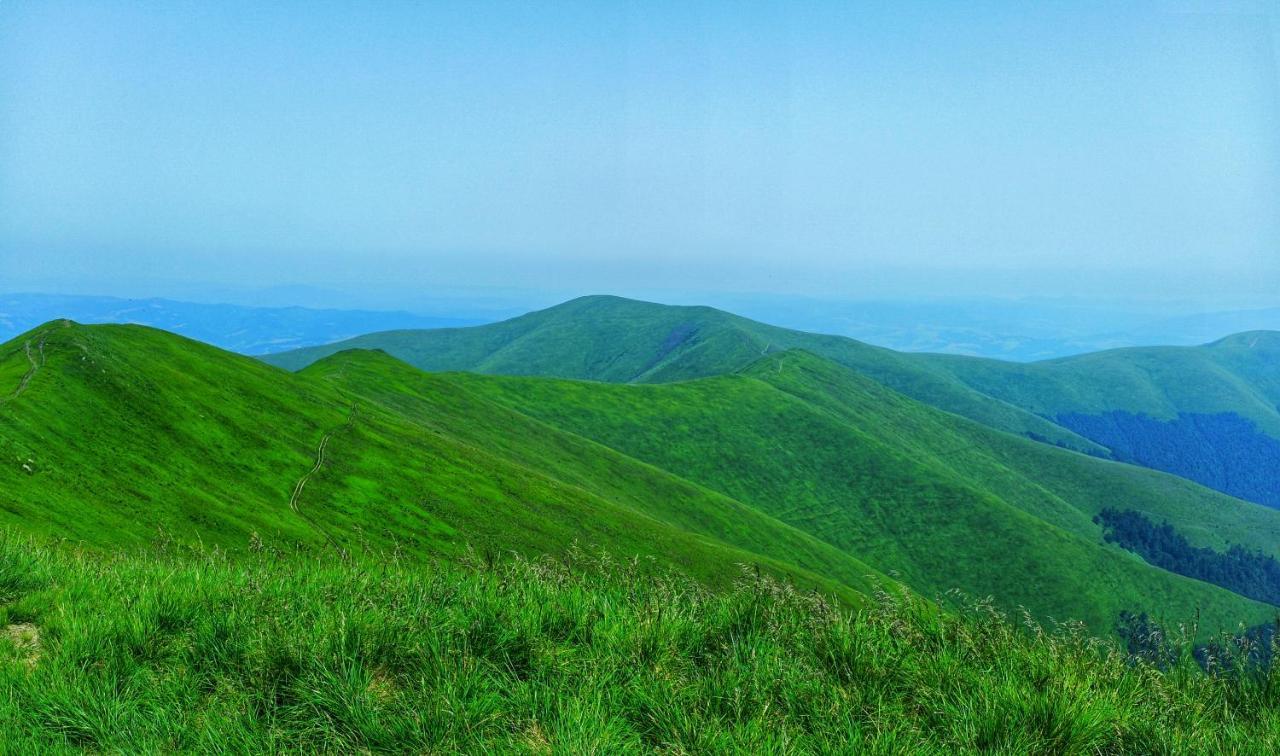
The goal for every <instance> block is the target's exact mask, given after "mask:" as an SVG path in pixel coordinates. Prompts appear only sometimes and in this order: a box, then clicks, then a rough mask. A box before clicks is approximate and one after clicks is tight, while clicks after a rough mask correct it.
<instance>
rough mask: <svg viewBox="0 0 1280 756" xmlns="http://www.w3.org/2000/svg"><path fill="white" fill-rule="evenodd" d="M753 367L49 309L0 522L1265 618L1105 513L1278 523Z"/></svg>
mask: <svg viewBox="0 0 1280 756" xmlns="http://www.w3.org/2000/svg"><path fill="white" fill-rule="evenodd" d="M28 345H34V347H33V348H34V349H35V352H33V354H34V355H36V363H35V364H36V368H35V371H34V372H32V369H31V366H32V364H33V363H32V362H31V360H29V359H28V357H27V354H28ZM41 345H43V349H41V348H40V347H41ZM758 359H759V362H757V363H755V364H753V365H752V366H751V367H750V368H749V369H748V370H747V371H746V372H745V373H743V374H739V375H730V376H719V377H712V378H705V379H699V380H696V381H688V382H681V383H674V384H660V385H644V386H626V385H613V384H606V383H597V382H583V381H559V380H551V379H514V378H497V377H485V376H478V375H471V374H461V373H457V374H445V375H440V374H426V373H423V372H421V371H418V370H416V369H414V368H412V367H410V366H408V365H406V364H405V363H402V362H400V361H398V360H395V359H394V358H391V357H389V356H388V355H386V354H382V353H379V352H358V351H349V352H343V353H340V354H337V355H334V356H332V357H329V358H327V359H325V360H322V361H321V362H319V363H317V364H315V365H313V366H312V367H310V368H308V369H307V370H304V371H302V372H301V373H298V374H290V373H286V372H284V371H280V370H276V369H274V368H271V367H269V366H266V365H263V364H261V363H260V362H257V361H254V360H250V359H247V358H244V357H240V356H237V355H232V354H229V353H226V352H222V351H220V350H217V349H213V348H211V347H208V346H205V345H202V344H198V343H196V342H191V341H188V340H186V339H182V338H179V337H176V336H173V335H171V334H166V333H164V332H161V331H155V330H152V329H146V328H140V327H133V326H92V327H86V326H76V325H71V324H66V323H62V324H53V325H50V326H48V327H45V328H42V329H39V330H37V331H35V332H33V333H32V334H30V335H28V336H26V337H24V338H22V339H20V340H18V341H16V342H11V343H10V344H9V345H6V347H5V348H4V350H3V351H0V365H2V366H4V368H3V369H6V370H9V371H10V372H13V373H15V374H16V372H17V371H16V370H13V368H12V366H13V365H14V364H15V363H17V364H19V366H21V365H23V364H25V365H26V368H27V369H26V371H24V373H23V375H24V376H29V380H28V382H27V386H26V388H25V390H24V391H23V393H22V394H21V395H20V396H18V397H16V398H14V399H13V400H11V401H9V402H8V403H7V404H6V405H5V406H4V407H0V416H3V417H4V419H5V423H4V425H3V426H0V454H3V455H4V457H0V458H8V459H10V460H12V462H11V463H10V464H8V465H6V466H4V467H3V468H2V469H0V475H2V476H4V483H5V485H4V486H3V487H0V512H2V513H3V516H4V517H5V519H6V520H7V522H8V523H10V524H12V525H13V526H15V527H21V528H24V529H26V530H29V531H33V532H38V533H45V534H49V535H56V536H59V537H65V538H69V539H73V540H80V541H83V542H85V543H86V544H90V545H95V546H111V545H116V544H125V545H127V544H137V543H146V542H149V541H150V540H152V539H154V538H155V537H156V535H157V532H158V530H163V531H164V532H165V533H166V534H167V537H172V538H175V539H177V540H179V541H180V542H184V543H204V544H209V545H219V546H222V547H224V548H227V549H243V547H244V545H245V544H246V543H248V542H249V540H250V537H251V536H252V535H253V534H255V533H256V534H258V536H259V537H260V538H266V539H269V540H272V541H283V542H289V543H293V544H295V547H296V548H299V549H302V550H308V551H316V550H320V551H325V550H331V551H335V552H337V553H346V552H350V551H353V550H357V549H359V548H363V547H365V546H369V547H372V548H379V549H396V550H400V551H401V552H402V553H405V554H406V555H408V556H413V557H416V558H423V557H428V556H444V557H446V558H453V559H457V558H461V556H462V555H463V554H465V553H466V552H467V550H468V549H476V550H479V551H481V552H497V551H506V550H514V551H517V552H518V553H522V554H525V555H529V556H535V555H540V554H547V553H550V554H556V553H564V551H565V550H567V549H568V548H570V547H571V546H572V545H573V544H574V543H581V544H583V545H585V546H589V547H603V548H607V549H609V550H610V551H612V552H614V553H618V554H624V555H627V556H631V555H645V556H652V557H654V558H656V559H659V560H660V561H661V562H663V563H665V564H667V565H670V566H673V567H675V568H677V569H680V570H682V571H684V572H685V573H687V574H689V575H691V576H693V577H695V578H697V579H699V580H701V581H703V582H704V583H705V584H707V585H712V586H714V585H723V584H724V583H725V581H726V580H728V579H730V578H731V577H732V575H733V574H735V573H736V568H735V567H734V565H735V564H737V563H749V564H756V565H759V566H760V567H761V568H762V569H764V570H766V571H768V572H771V573H773V574H778V575H785V576H788V578H789V579H792V580H795V581H796V582H797V583H799V584H800V585H805V586H811V587H816V588H819V589H821V590H823V591H825V592H829V593H833V594H836V595H839V596H841V597H842V599H843V600H845V601H847V602H850V603H857V602H859V601H861V600H862V597H865V595H866V593H867V590H868V586H869V585H870V582H869V580H872V579H875V578H876V576H878V575H882V574H884V573H885V572H887V571H893V572H895V573H896V574H898V575H900V576H901V577H902V579H903V581H904V582H905V583H906V584H907V585H909V586H910V587H911V588H913V589H915V590H917V591H919V592H921V593H923V594H924V595H927V596H934V595H944V594H946V593H947V592H948V591H950V590H952V589H959V590H962V591H964V592H966V593H969V594H972V595H980V596H987V595H990V596H993V597H994V598H995V600H996V601H997V602H998V604H999V605H1000V606H1003V607H1005V608H1008V609H1013V608H1015V607H1018V606H1025V607H1027V608H1029V609H1030V610H1031V611H1032V613H1033V614H1034V616H1036V617H1038V618H1041V619H1048V618H1050V617H1053V618H1071V619H1079V620H1084V621H1086V622H1087V623H1088V626H1089V627H1090V628H1091V630H1092V631H1093V632H1095V633H1099V634H1105V633H1108V632H1110V631H1111V630H1112V628H1113V627H1114V626H1115V624H1116V622H1117V620H1118V618H1119V616H1120V614H1121V612H1124V611H1129V612H1142V611H1151V612H1155V611H1160V612H1162V613H1164V614H1165V616H1169V617H1173V618H1178V619H1183V618H1190V617H1192V616H1194V615H1196V614H1197V612H1199V613H1200V614H1201V615H1202V616H1203V618H1204V620H1203V625H1204V627H1205V629H1206V630H1216V629H1229V628H1235V627H1237V626H1238V625H1239V624H1240V623H1246V624H1249V625H1254V624H1258V623H1261V622H1265V621H1267V620H1268V619H1269V618H1270V614H1271V611H1272V609H1271V608H1270V607H1268V606H1266V605H1264V604H1261V603H1258V602H1254V601H1250V600H1247V599H1245V598H1243V597H1241V596H1239V595H1236V594H1234V593H1232V592H1230V591H1227V590H1223V589H1221V588H1218V587H1215V586H1210V585H1206V584H1204V583H1201V582H1198V581H1195V580H1189V579H1187V578H1185V577H1182V576H1178V575H1175V574H1171V573H1169V572H1166V571H1164V570H1160V569H1157V568H1155V567H1151V566H1149V565H1147V564H1145V563H1143V562H1142V561H1140V560H1138V559H1135V558H1133V557H1132V556H1131V555H1129V554H1127V553H1126V552H1124V551H1123V550H1121V549H1119V548H1116V547H1112V546H1108V545H1106V544H1104V543H1103V541H1102V531H1101V528H1100V527H1099V526H1098V525H1097V524H1095V523H1094V522H1093V521H1092V517H1093V515H1094V514H1095V513H1096V511H1098V509H1100V508H1101V507H1103V506H1108V505H1111V506H1117V505H1123V506H1124V507H1125V508H1127V509H1134V510H1142V511H1151V512H1155V513H1159V515H1160V516H1162V517H1164V518H1169V519H1172V520H1173V521H1174V522H1176V523H1178V524H1179V526H1180V527H1182V528H1183V529H1184V530H1186V531H1187V532H1188V534H1189V537H1192V538H1196V539H1198V541H1199V542H1200V543H1201V544H1202V545H1208V546H1216V545H1219V544H1220V543H1221V542H1222V541H1224V540H1232V541H1240V540H1247V542H1248V543H1250V544H1259V545H1258V548H1265V549H1268V550H1271V549H1274V548H1275V543H1276V542H1277V541H1276V539H1274V538H1273V536H1275V535H1278V534H1280V517H1277V516H1276V513H1273V512H1270V511H1269V510H1263V509H1261V508H1257V507H1249V506H1248V505H1244V504H1242V503H1240V502H1236V501H1234V500H1230V499H1227V498H1225V497H1219V496H1216V495H1214V494H1211V493H1210V492H1208V491H1206V490H1204V489H1200V488H1197V487H1195V486H1192V485H1190V484H1185V483H1183V482H1181V481H1178V480H1176V479H1168V480H1164V479H1163V477H1164V476H1158V475H1156V474H1153V473H1148V472H1145V471H1141V470H1137V469H1136V468H1129V467H1126V466H1122V465H1114V464H1111V463H1105V462H1102V461H1099V460H1095V459H1093V458H1090V457H1087V456H1084V455H1077V454H1072V453H1069V452H1065V451H1061V450H1058V449H1053V448H1051V447H1046V446H1043V445H1040V444H1034V443H1032V442H1029V441H1025V440H1020V439H1018V438H1016V437H1013V436H1009V435H1006V434H1002V433H997V432H995V431H991V430H989V429H986V428H984V427H983V426H980V425H977V424H975V423H970V422H968V421H965V420H963V419H961V418H957V417H955V416H953V415H950V414H946V413H942V412H939V411H937V410H934V409H931V408H929V407H927V406H925V405H923V404H921V403H919V402H915V401H913V400H911V399H909V398H907V397H904V396H902V395H900V394H897V393H895V392H893V391H891V390H889V389H886V388H884V387H882V386H879V385H878V384H876V383H874V382H873V381H870V380H868V379H866V378H865V377H863V376H860V375H858V374H856V373H854V372H852V371H850V370H848V369H846V368H843V367H841V366H839V365H837V364H835V363H832V362H830V361H827V360H824V359H822V358H819V357H816V356H814V355H808V354H805V353H803V352H786V353H780V354H774V355H771V356H769V357H765V358H758ZM19 380H20V379H18V378H15V382H17V381H19ZM1023 452H1029V454H1028V455H1027V456H1026V459H1023ZM1038 455H1044V456H1038ZM1269 538H1270V539H1271V540H1268V539H1269ZM1262 544H1265V545H1262Z"/></svg>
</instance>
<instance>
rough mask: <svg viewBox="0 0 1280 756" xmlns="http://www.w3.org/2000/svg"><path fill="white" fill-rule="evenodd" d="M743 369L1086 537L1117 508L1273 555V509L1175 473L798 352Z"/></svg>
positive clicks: (1278, 533)
mask: <svg viewBox="0 0 1280 756" xmlns="http://www.w3.org/2000/svg"><path fill="white" fill-rule="evenodd" d="M745 372H746V374H748V375H751V376H753V377H756V378H759V379H760V380H763V381H766V382H768V383H770V384H771V385H773V386H776V387H777V388H779V389H782V390H784V391H786V392H788V393H790V394H793V395H795V396H798V397H800V398H802V399H804V400H805V401H808V402H810V403H812V404H814V405H816V406H818V407H821V408H822V409H824V410H826V411H827V412H830V413H832V414H833V415H835V416H837V417H840V418H843V419H845V420H847V421H848V422H850V423H852V424H854V425H856V426H859V427H864V428H875V429H876V434H877V436H878V437H879V438H881V439H883V440H886V441H890V442H892V443H893V444H894V445H895V446H896V447H897V448H900V449H904V450H907V451H909V452H910V453H911V454H913V455H916V456H919V457H929V458H932V459H935V460H937V461H938V462H939V463H940V464H942V465H943V466H945V467H947V468H949V469H950V470H951V471H953V472H954V473H956V474H957V475H959V476H961V477H963V478H965V479H966V480H968V481H969V482H970V483H971V484H972V485H974V486H975V487H978V488H982V489H984V490H988V491H991V492H993V493H996V494H997V495H999V496H1001V497H1002V498H1003V499H1005V500H1006V501H1008V502H1010V503H1013V504H1015V505H1017V506H1019V507H1020V508H1022V509H1024V510H1025V511H1027V512H1028V513H1030V514H1033V515H1035V516H1036V517H1039V518H1042V519H1044V520H1047V521H1049V522H1051V523H1053V524H1055V525H1058V526H1060V527H1063V528H1066V529H1068V530H1071V531H1073V532H1076V533H1078V534H1080V535H1084V536H1086V537H1089V538H1093V539H1096V538H1097V537H1098V534H1099V530H1098V528H1097V526H1096V525H1094V524H1093V522H1092V518H1093V515H1095V514H1097V513H1098V512H1100V511H1101V510H1103V509H1106V508H1108V507H1110V508H1119V509H1131V510H1137V511H1140V512H1143V513H1145V514H1147V515H1149V516H1150V517H1151V518H1152V519H1154V520H1156V521H1161V520H1168V521H1169V522H1171V523H1173V524H1175V525H1176V526H1177V528H1178V529H1179V531H1180V532H1182V533H1183V534H1185V535H1186V536H1187V537H1188V538H1190V539H1191V540H1192V541H1193V542H1194V543H1195V544H1196V545H1198V546H1206V547H1210V548H1214V549H1218V550H1223V549H1225V548H1226V547H1227V546H1228V545H1229V544H1240V545H1244V546H1247V547H1249V548H1251V549H1258V550H1260V551H1263V552H1265V553H1268V554H1272V555H1274V556H1278V557H1280V516H1278V515H1277V513H1276V512H1275V511H1274V510H1272V509H1268V508H1266V507H1261V506H1257V505H1254V504H1250V503H1247V502H1243V501H1240V500H1239V499H1234V498H1232V497H1230V496H1226V495H1223V494H1220V493H1217V492H1215V491H1212V490H1209V489H1206V488H1204V487H1202V486H1199V485H1196V484H1194V483H1191V482H1189V481H1186V480H1184V479H1182V478H1178V477H1176V476H1172V475H1167V474H1164V473H1159V472H1155V471H1152V470H1148V469H1145V468H1141V467H1136V466H1132V465H1125V464H1120V463H1116V462H1109V461H1105V460H1100V459H1097V458H1094V457H1091V456H1086V455H1082V454H1076V453H1072V452H1069V451H1065V450H1062V449H1057V448H1054V447H1052V446H1047V445H1044V444H1038V443H1034V442H1032V441H1029V440H1027V439H1023V438H1018V437H1015V436H1013V435H1011V434H1006V433H1002V432H1000V431H996V430H993V429H991V428H987V427H986V426H983V425H981V424H978V423H975V422H973V421H970V420H967V419H965V418H961V417H957V416H955V415H950V414H948V413H944V412H939V411H936V410H934V409H932V408H930V407H923V406H921V404H920V403H919V402H916V401H914V400H912V399H910V398H908V397H905V396H903V395H901V394H898V393H896V392H894V391H892V390H889V389H886V388H885V387H884V386H881V385H880V384H877V383H875V382H874V381H871V380H868V379H866V378H865V377H863V376H861V375H858V374H857V373H855V372H853V371H851V370H849V369H847V368H844V367H842V366H840V365H836V364H834V363H832V362H830V361H829V360H824V359H822V358H819V357H816V356H814V355H811V354H807V353H804V352H788V353H784V354H779V355H773V356H771V357H769V358H767V359H762V360H760V361H759V362H757V363H755V364H754V365H752V366H751V367H749V368H748V369H747V370H746V371H745Z"/></svg>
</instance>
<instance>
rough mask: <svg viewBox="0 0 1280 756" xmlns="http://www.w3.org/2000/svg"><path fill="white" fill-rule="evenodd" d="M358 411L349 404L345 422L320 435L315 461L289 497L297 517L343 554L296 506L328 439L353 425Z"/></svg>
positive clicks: (322, 457)
mask: <svg viewBox="0 0 1280 756" xmlns="http://www.w3.org/2000/svg"><path fill="white" fill-rule="evenodd" d="M359 412H360V406H359V405H358V404H353V405H351V411H350V412H349V413H348V414H347V422H345V423H343V424H342V425H341V426H339V427H338V428H335V429H333V430H331V431H329V432H328V433H326V434H324V436H323V437H321V439H320V445H319V446H318V447H316V463H315V464H314V465H312V466H311V469H310V470H307V471H306V473H304V474H303V476H302V477H301V478H298V482H297V484H295V485H294V487H293V495H292V496H290V497H289V509H291V510H293V511H294V513H295V514H297V515H298V516H299V517H301V518H302V519H303V520H306V522H307V524H308V525H310V526H311V527H313V528H315V529H316V531H317V532H319V533H320V535H322V536H324V537H325V539H326V540H327V541H328V542H329V545H331V546H333V547H334V548H335V549H337V550H338V551H340V552H342V554H343V555H344V556H345V555H346V553H347V552H346V550H345V549H343V548H342V547H341V546H339V545H338V542H337V541H336V540H334V538H333V536H331V535H329V532H328V531H327V530H325V529H324V528H323V527H321V526H320V523H318V522H316V521H315V520H314V519H312V518H311V517H310V516H309V515H307V513H306V512H303V511H302V509H301V508H300V507H299V506H298V501H299V499H300V498H301V497H302V490H303V489H304V488H306V487H307V481H309V480H311V476H312V475H315V474H316V473H317V472H319V471H320V468H321V467H323V466H324V460H325V452H326V451H327V450H328V448H329V439H331V438H333V436H334V434H335V433H339V432H341V431H344V430H348V429H349V428H351V427H352V426H354V425H355V422H356V416H357V415H358V414H359Z"/></svg>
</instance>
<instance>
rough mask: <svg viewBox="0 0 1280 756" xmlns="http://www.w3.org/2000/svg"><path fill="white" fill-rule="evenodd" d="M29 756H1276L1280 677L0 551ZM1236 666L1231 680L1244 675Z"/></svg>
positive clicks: (967, 614)
mask: <svg viewBox="0 0 1280 756" xmlns="http://www.w3.org/2000/svg"><path fill="white" fill-rule="evenodd" d="M0 628H2V629H4V633H3V635H0V739H3V742H4V743H5V750H6V751H8V752H15V753H20V752H29V753H55V752H62V751H90V752H173V751H202V752H207V751H218V752H233V753H258V752H281V751H290V752H299V751H300V752H334V753H351V752H385V751H398V752H432V753H459V752H467V753H475V752H504V753H505V752H515V753H550V752H556V753H631V752H652V751H664V752H671V753H742V752H754V753H853V752H857V753H903V752H912V753H938V754H944V753H947V754H949V753H958V752H978V751H982V752H995V753H1009V754H1014V753H1019V754H1020V753H1063V754H1085V753H1187V754H1198V753H1266V752H1274V751H1275V750H1276V749H1277V748H1280V685H1278V683H1280V680H1277V679H1275V678H1274V677H1270V678H1269V677H1261V676H1248V675H1244V676H1239V675H1231V674H1227V673H1217V674H1204V673H1202V672H1201V670H1200V669H1199V668H1198V667H1196V666H1195V664H1194V663H1193V662H1191V661H1189V658H1188V656H1187V655H1186V654H1184V655H1183V656H1182V661H1181V663H1179V664H1177V665H1175V666H1173V667H1171V668H1168V669H1165V670H1163V671H1161V670H1158V669H1155V668H1152V667H1149V666H1147V665H1145V664H1143V663H1140V662H1139V663H1132V662H1130V661H1129V660H1127V659H1126V658H1125V656H1124V655H1123V654H1121V653H1119V652H1118V651H1117V650H1116V649H1115V648H1114V647H1112V646H1110V645H1108V644H1107V643H1104V642H1100V641H1097V640H1096V639H1092V638H1090V637H1088V636H1087V635H1085V634H1082V633H1081V632H1080V631H1079V630H1078V628H1072V627H1070V626H1066V627H1052V628H1043V627H1041V626H1039V625H1037V624H1035V623H1032V622H1030V621H1029V620H1026V619H1025V618H1015V619H1013V620H1011V619H1008V618H1005V617H1003V616H1001V615H999V614H998V613H996V612H994V611H993V610H991V609H990V608H989V607H987V606H984V605H976V606H972V607H971V608H968V609H966V610H963V611H960V612H955V613H952V612H942V611H939V609H938V608H937V607H936V606H933V605H931V604H928V603H926V602H922V601H920V600H918V599H913V598H910V597H906V596H903V595H902V594H882V595H879V596H878V597H877V600H876V601H875V602H873V603H870V604H868V605H866V606H864V607H862V608H860V609H858V610H854V611H851V610H847V609H842V608H840V606H839V605H838V604H837V603H833V602H831V601H830V600H827V599H824V598H823V597H822V596H821V595H820V594H815V593H811V592H807V591H803V590H797V589H795V588H794V587H792V586H790V585H789V584H786V583H779V582H777V581H774V580H771V579H769V578H767V577H760V576H757V575H755V574H754V573H753V572H751V571H747V572H745V573H743V574H742V575H741V577H740V579H739V580H738V581H737V582H736V583H735V584H734V585H733V586H731V587H727V588H725V589H723V590H720V591H715V592H711V591H707V590H706V589H705V588H704V587H702V586H701V585H700V584H698V583H695V582H692V581H690V580H688V579H687V578H685V577H683V576H681V575H678V574H674V573H671V572H669V571H666V570H664V569H662V568H661V567H658V566H656V565H654V564H652V563H650V562H647V561H644V560H641V561H632V560H613V559H610V558H608V557H606V556H602V555H586V554H569V555H566V556H565V557H563V558H561V559H555V560H552V559H541V560H535V561H527V560H518V559H511V558H508V557H504V558H501V559H498V560H497V561H495V562H493V563H491V564H485V563H483V562H482V560H475V561H474V562H472V563H469V564H465V565H461V566H455V565H448V564H438V563H431V564H417V563H412V564H411V563H409V562H407V561H405V560H402V559H396V558H394V557H392V556H388V555H383V556H379V555H378V554H376V553H360V554H356V555H354V556H353V558H352V559H350V560H348V561H341V560H338V559H336V558H334V557H333V556H332V555H331V556H329V557H326V558H320V559H306V558H303V557H300V556H298V555H293V554H291V553H287V552H286V553H284V554H281V553H275V552H273V551H272V550H271V549H270V548H268V549H265V550H261V551H259V552H257V553H254V554H251V555H249V556H247V557H240V558H236V559H230V558H227V557H226V556H225V555H222V554H218V553H210V552H200V551H194V552H193V551H188V550H185V549H176V548H174V547H172V546H170V547H168V548H167V549H163V550H161V551H158V552H156V551H152V550H143V551H132V552H128V553H125V552H111V553H102V552H97V551H85V550H76V549H70V548H68V547H65V546H64V547H60V548H53V547H49V546H45V545H41V544H38V543H33V542H31V541H29V540H26V539H23V538H17V537H14V536H12V535H7V536H0ZM1217 669H1221V666H1219V667H1218V668H1217Z"/></svg>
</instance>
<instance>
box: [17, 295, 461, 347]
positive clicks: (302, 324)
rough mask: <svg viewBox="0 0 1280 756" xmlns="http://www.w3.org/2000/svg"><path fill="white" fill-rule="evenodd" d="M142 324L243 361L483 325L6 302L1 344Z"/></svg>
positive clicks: (162, 302)
mask: <svg viewBox="0 0 1280 756" xmlns="http://www.w3.org/2000/svg"><path fill="white" fill-rule="evenodd" d="M53 318H70V319H72V320H75V321H76V322H79V323H136V324H138V325H148V326H153V327H155V328H162V329H164V330H166V331H172V332H173V333H180V334H182V335H183V336H188V337H190V338H193V339H198V340H200V341H203V342H206V343H208V344H213V345H215V346H218V347H221V348H223V349H230V350H232V351H235V352H240V353H241V354H270V353H271V352H279V351H283V350H286V349H295V348H297V347H302V346H308V345H311V344H324V343H327V342H330V341H335V340H338V339H344V338H348V337H351V336H356V335H359V334H362V333H369V332H370V331H378V330H385V329H388V328H446V327H451V326H464V325H474V324H476V323H480V322H483V321H481V320H477V319H468V318H446V317H427V316H422V315H414V314H412V313H408V312H379V311H372V310H317V309H308V308H303V307H248V306H243V305H230V304H197V303H193V302H179V301H174V300H171V299H121V298H117V297H89V296H63V295H54V294H0V340H8V339H11V338H13V337H14V336H17V335H18V334H19V333H22V332H23V331H26V330H28V329H30V328H34V327H35V326H37V325H39V324H40V323H43V322H45V321H48V320H51V319H53Z"/></svg>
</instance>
